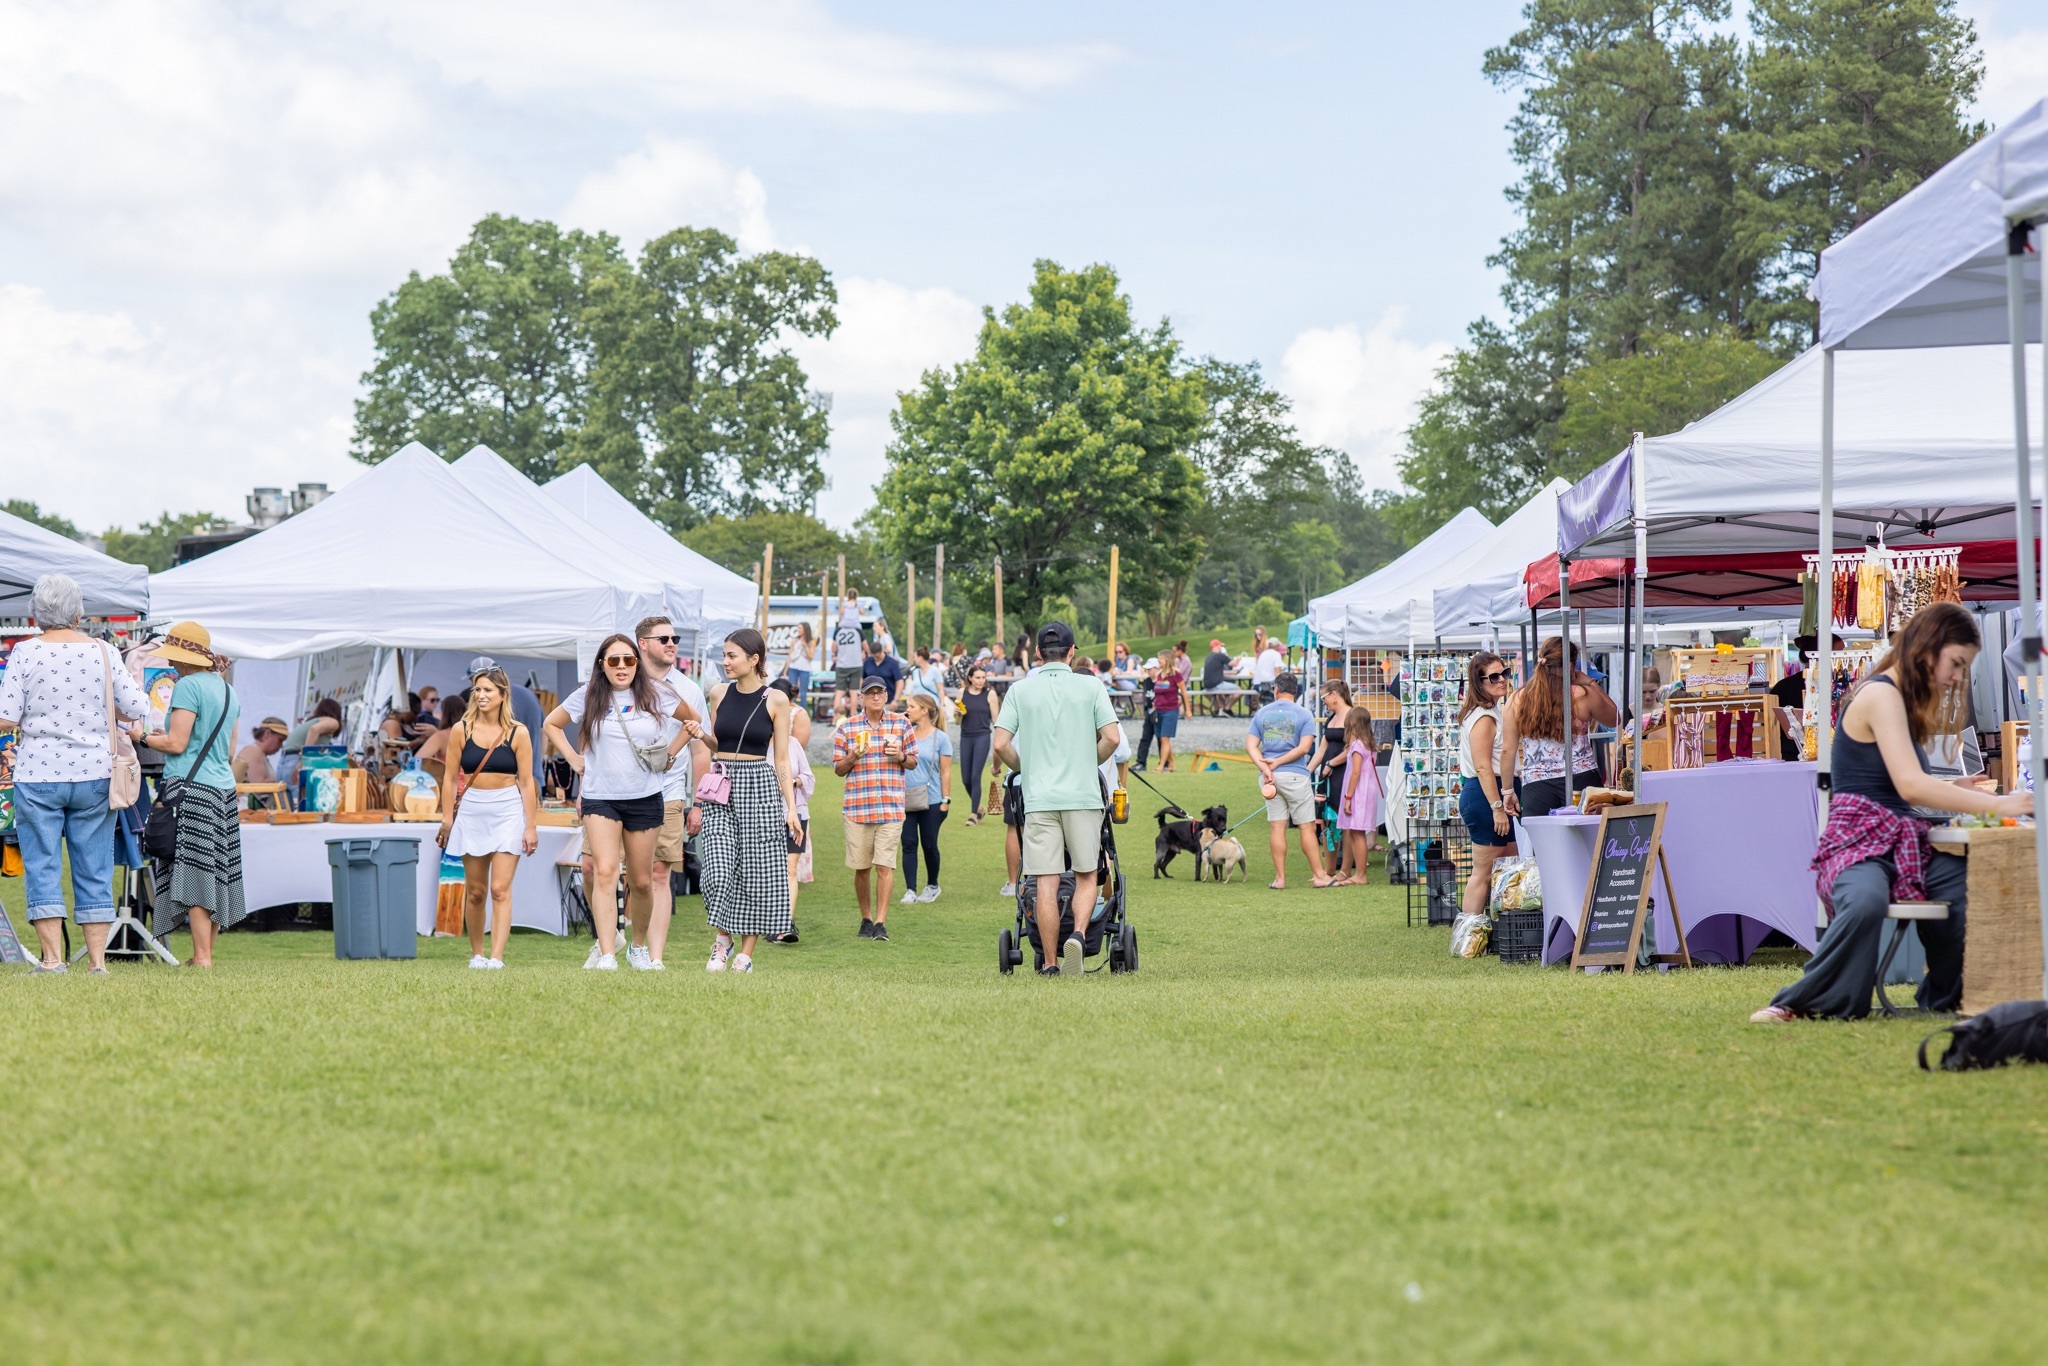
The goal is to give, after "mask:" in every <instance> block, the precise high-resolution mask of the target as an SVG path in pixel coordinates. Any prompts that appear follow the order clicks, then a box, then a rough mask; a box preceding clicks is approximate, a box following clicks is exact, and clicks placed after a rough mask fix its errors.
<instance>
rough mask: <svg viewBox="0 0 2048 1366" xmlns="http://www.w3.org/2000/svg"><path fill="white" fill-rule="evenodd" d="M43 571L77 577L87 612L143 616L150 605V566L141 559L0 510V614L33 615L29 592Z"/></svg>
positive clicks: (75, 578)
mask: <svg viewBox="0 0 2048 1366" xmlns="http://www.w3.org/2000/svg"><path fill="white" fill-rule="evenodd" d="M45 574H63V575H65V576H67V577H68V578H70V579H71V581H72V582H74V583H76V584H77V585H78V591H79V593H80V594H81V595H82V596H83V597H84V598H85V613H86V615H87V616H92V617H122V616H129V615H135V616H143V615H146V614H147V613H148V611H149V571H148V570H147V569H144V568H143V567H142V566H141V565H139V564H127V563H125V562H123V561H121V560H117V559H114V558H113V557H111V556H108V555H102V554H101V553H100V552H99V551H97V550H94V549H92V548H91V547H90V546H83V545H80V544H79V543H78V542H76V541H74V540H70V539H69V538H67V537H63V536H59V535H58V534H57V533H56V532H54V531H51V530H49V529H48V528H46V527H39V526H37V525H36V524H35V523H34V522H31V521H27V520H25V519H23V518H20V517H16V516H14V515H13V514H12V513H9V512H0V617H25V616H30V615H32V610H31V602H30V599H31V592H32V590H33V589H34V588H35V585H36V580H37V579H39V578H41V577H42V576H43V575H45Z"/></svg>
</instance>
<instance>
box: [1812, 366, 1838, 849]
mask: <svg viewBox="0 0 2048 1366" xmlns="http://www.w3.org/2000/svg"><path fill="white" fill-rule="evenodd" d="M1813 572H1814V573H1816V574H1818V575H1819V576H1820V583H1819V584H1818V588H1819V592H1818V594H1817V597H1818V600H1819V602H1820V614H1819V615H1820V620H1819V622H1818V623H1817V624H1816V625H1815V627H1814V630H1815V632H1816V636H1815V640H1814V647H1815V653H1816V654H1817V655H1818V656H1819V657H1818V659H1817V660H1816V661H1815V665H1814V667H1815V669H1816V671H1817V672H1818V674H1819V681H1820V716H1819V718H1818V720H1817V722H1816V724H1815V726H1814V736H1815V739H1814V758H1815V760H1816V761H1817V768H1818V770H1819V771H1818V772H1817V773H1816V774H1815V779H1816V782H1817V785H1818V787H1819V790H1820V802H1821V816H1822V820H1823V823H1825V820H1826V816H1827V801H1828V791H1829V788H1830V785H1831V784H1830V782H1829V776H1828V775H1829V773H1830V772H1831V765H1832V761H1833V756H1834V752H1835V726H1834V720H1835V660H1834V653H1835V652H1834V644H1835V353H1834V350H1833V349H1832V348H1830V349H1828V350H1826V351H1823V352H1821V353H1820V559H1819V561H1818V562H1817V563H1816V564H1815V565H1814V571H1813Z"/></svg>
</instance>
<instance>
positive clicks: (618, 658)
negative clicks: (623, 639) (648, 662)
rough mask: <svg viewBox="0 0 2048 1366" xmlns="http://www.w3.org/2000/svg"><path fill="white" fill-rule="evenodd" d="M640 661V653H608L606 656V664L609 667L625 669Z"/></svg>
mask: <svg viewBox="0 0 2048 1366" xmlns="http://www.w3.org/2000/svg"><path fill="white" fill-rule="evenodd" d="M639 662H640V656H638V655H606V656H605V657H604V666H605V667H606V668H607V669H623V668H626V667H627V666H629V665H634V664H638V663H639Z"/></svg>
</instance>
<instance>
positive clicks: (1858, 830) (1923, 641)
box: [1749, 602, 2034, 1024]
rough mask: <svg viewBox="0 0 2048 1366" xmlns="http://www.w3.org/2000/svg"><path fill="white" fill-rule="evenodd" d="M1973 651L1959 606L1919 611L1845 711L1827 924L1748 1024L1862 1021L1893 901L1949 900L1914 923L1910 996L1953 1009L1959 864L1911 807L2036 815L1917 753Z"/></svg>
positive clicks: (1826, 850)
mask: <svg viewBox="0 0 2048 1366" xmlns="http://www.w3.org/2000/svg"><path fill="white" fill-rule="evenodd" d="M1978 647H1979V640H1978V636H1977V626H1976V623H1975V622H1973V621H1972V620H1971V619H1970V614H1969V613H1968V612H1967V611H1965V610H1964V609H1963V607H1962V606H1961V605H1960V604H1959V603H1953V602H1938V603H1934V604H1931V605H1930V606H1927V607H1924V608H1922V609H1921V610H1920V611H1919V612H1918V613H1916V614H1915V615H1914V616H1913V618H1912V620H1910V621H1908V622H1907V623H1906V626H1905V629H1904V630H1902V631H1901V632H1900V633H1899V635H1898V637H1897V639H1896V640H1895V641H1894V642H1893V645H1892V651H1891V654H1890V655H1888V656H1887V657H1886V658H1885V660H1884V663H1883V665H1882V666H1881V667H1880V668H1879V669H1878V671H1877V672H1876V673H1874V674H1872V675H1871V676H1870V677H1869V678H1867V679H1865V680H1864V682H1863V685H1862V686H1861V687H1859V688H1857V690H1856V692H1855V693H1854V694H1853V695H1852V696H1851V697H1850V699H1849V703H1848V705H1847V706H1845V707H1844V708H1843V709H1842V719H1841V725H1840V727H1839V729H1838V730H1837V732H1836V736H1835V744H1834V763H1833V768H1834V784H1833V793H1832V796H1831V798H1830V802H1829V807H1828V824H1827V829H1826V830H1824V831H1822V832H1821V837H1820V847H1819V850H1818V851H1817V853H1816V854H1815V858H1814V863H1815V866H1816V867H1817V868H1818V869H1819V888H1820V893H1821V896H1822V897H1823V899H1825V900H1826V901H1828V902H1829V904H1830V905H1832V907H1833V909H1834V918H1833V919H1832V920H1831V921H1829V923H1828V927H1827V929H1826V930H1825V931H1824V932H1823V933H1822V934H1821V937H1820V943H1819V945H1818V946H1817V947H1816V949H1815V951H1814V955H1813V957H1812V958H1811V959H1809V960H1807V964H1806V972H1805V975H1803V976H1802V977H1800V979H1799V980H1798V981H1797V982H1794V983H1793V984H1792V985H1791V986H1789V987H1786V988H1785V989H1784V990H1783V991H1781V992H1779V993H1778V994H1777V995H1776V996H1775V997H1773V998H1772V1000H1771V1003H1770V1004H1769V1005H1767V1006H1765V1007H1764V1008H1763V1009H1762V1010H1759V1011H1757V1012H1756V1013H1755V1014H1754V1015H1752V1016H1750V1017H1749V1018H1750V1020H1751V1021H1752V1022H1754V1023H1757V1024H1771V1023H1777V1022H1780V1021H1784V1020H1794V1019H1799V1018H1802V1017H1807V1016H1816V1017H1821V1018H1830V1019H1852V1020H1854V1019H1861V1018H1863V1017H1864V1016H1865V1015H1868V1014H1869V1013H1870V993H1871V989H1872V988H1873V987H1874V986H1875V985H1876V982H1875V979H1876V976H1877V964H1878V953H1879V941H1880V939H1881V937H1882V934H1883V930H1884V923H1885V913H1886V910H1887V909H1888V907H1889V906H1890V903H1891V902H1893V901H1914V900H1926V901H1942V902H1947V903H1948V918H1947V919H1946V920H1921V921H1917V922H1916V923H1915V928H1916V929H1917V931H1918V932H1919V935H1920V943H1921V946H1922V947H1923V948H1925V949H1926V951H1927V975H1926V977H1925V978H1923V979H1922V980H1921V983H1920V989H1919V992H1918V996H1919V1003H1920V1006H1921V1007H1922V1008H1923V1009H1926V1010H1937V1011H1945V1010H1954V1009H1955V1007H1956V1004H1957V1002H1958V1001H1959V1000H1960V999H1961V997H1962V986H1963V925H1964V922H1965V916H1966V912H1967V910H1968V905H1967V902H1968V893H1969V886H1968V881H1967V879H1966V877H1965V875H1964V862H1963V860H1962V859H1960V858H1958V857H1956V856H1955V855H1953V854H1943V853H1938V852H1935V851H1934V850H1933V849H1932V848H1931V846H1930V845H1929V844H1928V842H1927V825H1928V823H1927V822H1926V821H1924V820H1921V819H1920V818H1919V817H1917V816H1915V815H1913V814H1912V808H1913V807H1915V806H1925V807H1931V808H1933V809H1935V810H1940V811H1969V812H1983V813H1985V814H1988V815H1997V816H2024V815H2029V814H2031V813H2032V812H2033V809H2034V795H2033V793H2031V792H2015V793H2013V794H2012V795H2010V796H2005V797H1999V796H1995V795H1993V794H1992V793H1991V792H1990V791H1988V790H1985V789H1984V788H1981V787H1979V786H1978V785H1977V784H1978V782H1979V781H1980V779H1977V778H1962V779H1958V780H1957V781H1956V782H1953V783H1949V782H1944V781H1942V780H1941V779H1939V778H1937V777H1935V776H1934V775H1933V774H1931V773H1929V772H1927V768H1926V762H1927V761H1926V757H1925V755H1924V754H1923V753H1922V752H1921V746H1922V745H1923V744H1924V743H1925V742H1926V740H1927V738H1928V735H1929V734H1930V733H1931V732H1932V730H1933V729H1934V724H1935V718H1936V715H1937V713H1938V711H1939V710H1940V707H1941V703H1942V699H1943V697H1944V696H1945V695H1949V694H1951V693H1952V692H1953V690H1956V689H1964V688H1967V687H1968V686H1969V680H1970V666H1971V664H1972V662H1974V661H1975V659H1976V657H1977V650H1978ZM1916 871H1918V872H1919V874H1920V876H1919V878H1918V879H1917V881H1916V879H1915V878H1914V876H1913V874H1914V873H1915V872H1916Z"/></svg>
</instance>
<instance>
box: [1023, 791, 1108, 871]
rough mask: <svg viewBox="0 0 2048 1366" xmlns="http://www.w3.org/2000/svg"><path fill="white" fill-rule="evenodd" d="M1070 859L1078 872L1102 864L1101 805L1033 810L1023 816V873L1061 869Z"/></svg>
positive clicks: (1090, 869)
mask: <svg viewBox="0 0 2048 1366" xmlns="http://www.w3.org/2000/svg"><path fill="white" fill-rule="evenodd" d="M1070 860H1071V861H1072V863H1073V867H1074V871H1075V872H1077V873H1092V872H1094V871H1095V870H1096V869H1097V868H1099V867H1101V866H1102V808H1101V807H1099V806H1092V807H1087V808H1084V809H1082V810H1080V811H1033V812H1031V813H1029V814H1028V815H1026V816H1025V817H1024V862H1023V868H1022V872H1023V875H1024V876H1025V877H1041V876H1044V875H1046V874H1048V873H1064V872H1066V871H1067V864H1068V862H1069V861H1070Z"/></svg>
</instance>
